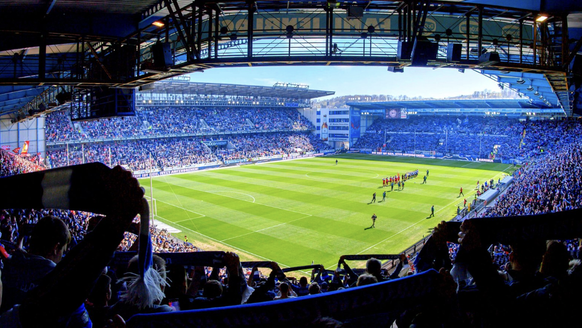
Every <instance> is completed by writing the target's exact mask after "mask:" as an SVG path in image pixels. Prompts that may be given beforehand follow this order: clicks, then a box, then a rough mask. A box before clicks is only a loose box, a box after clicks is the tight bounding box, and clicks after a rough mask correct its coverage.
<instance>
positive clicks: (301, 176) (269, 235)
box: [140, 154, 513, 267]
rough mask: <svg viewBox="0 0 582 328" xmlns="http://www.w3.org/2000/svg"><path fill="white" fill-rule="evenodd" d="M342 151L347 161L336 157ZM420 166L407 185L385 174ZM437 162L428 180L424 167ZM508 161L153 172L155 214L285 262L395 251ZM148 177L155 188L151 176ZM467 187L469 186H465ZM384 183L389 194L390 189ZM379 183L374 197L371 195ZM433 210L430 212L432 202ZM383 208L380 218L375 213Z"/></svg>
mask: <svg viewBox="0 0 582 328" xmlns="http://www.w3.org/2000/svg"><path fill="white" fill-rule="evenodd" d="M336 159H337V160H338V161H339V163H338V165H336ZM417 169H418V170H419V175H418V177H417V178H414V179H411V180H408V181H407V182H406V184H405V187H404V190H400V191H398V190H397V187H395V188H394V190H393V191H391V190H390V187H385V188H383V187H382V178H383V177H387V176H394V175H396V174H397V173H400V174H403V173H406V172H410V171H414V170H417ZM427 170H429V176H428V179H427V183H426V184H422V180H423V176H424V175H425V174H426V171H427ZM512 170H513V168H512V167H511V166H510V165H506V164H494V163H477V162H460V161H446V160H435V159H420V158H401V157H385V156H372V155H360V154H349V155H341V156H330V157H316V158H308V159H300V160H290V161H279V162H270V163H265V164H256V165H244V166H240V167H232V168H226V169H216V170H206V171H199V172H195V173H190V174H179V175H172V176H162V177H158V178H154V179H153V181H152V184H153V197H154V199H155V203H156V214H157V215H156V216H155V217H154V220H155V221H157V222H162V223H164V224H167V225H169V226H171V227H174V228H176V229H179V230H180V232H178V233H175V234H174V235H175V236H176V237H178V238H180V239H184V236H187V237H188V240H189V241H190V242H192V243H194V244H195V245H196V246H198V247H200V248H201V249H203V250H230V251H234V252H236V253H237V254H239V256H240V257H241V258H242V259H243V260H247V261H248V260H269V261H276V262H278V263H279V264H280V265H281V266H282V267H290V266H298V265H307V264H311V263H312V261H314V262H315V263H318V264H323V265H324V266H326V267H328V266H332V265H334V264H337V261H338V259H339V257H340V256H341V255H344V254H395V253H399V252H402V251H403V250H404V249H406V248H407V247H409V246H410V245H412V244H414V243H415V242H417V241H418V240H420V239H421V238H422V237H423V236H426V235H428V234H430V231H431V229H432V228H433V227H434V226H435V225H436V224H437V223H438V222H440V221H441V220H450V219H452V218H453V217H454V216H455V214H456V209H457V206H458V205H461V207H462V203H463V199H464V198H466V199H467V201H468V202H469V201H471V200H473V199H474V197H475V196H474V195H475V186H476V184H477V181H480V182H481V183H482V182H483V181H485V180H487V181H488V180H490V179H495V181H497V179H498V178H502V177H503V176H504V175H506V174H510V173H511V172H512ZM140 183H141V184H142V185H143V186H144V187H145V188H146V195H148V196H149V195H150V191H149V186H150V181H149V179H143V180H141V181H140ZM461 187H463V191H464V193H465V196H464V197H463V196H461V197H458V196H459V188H461ZM384 191H386V200H385V201H382V193H383V192H384ZM374 192H375V193H376V194H377V196H376V202H375V203H370V201H371V199H372V194H373V193H374ZM432 205H434V207H435V216H434V217H429V214H430V209H431V206H432ZM374 213H375V214H376V215H377V217H378V218H377V220H376V227H375V228H370V226H371V225H372V220H371V216H372V214H374Z"/></svg>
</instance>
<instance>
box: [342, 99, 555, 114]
mask: <svg viewBox="0 0 582 328" xmlns="http://www.w3.org/2000/svg"><path fill="white" fill-rule="evenodd" d="M347 105H349V106H351V107H354V108H357V109H360V110H361V111H370V113H375V114H378V112H377V111H380V110H385V109H389V108H402V109H407V111H408V112H411V111H413V112H417V113H418V114H475V113H482V114H492V115H502V114H506V115H511V116H521V115H525V114H526V113H535V115H542V114H547V115H563V114H564V113H563V112H562V110H561V109H559V108H543V107H540V106H539V105H537V104H534V103H532V102H530V101H529V100H527V99H467V100H462V99H458V100H407V101H383V102H348V103H347ZM532 115H533V114H532Z"/></svg>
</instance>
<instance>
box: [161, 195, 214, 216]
mask: <svg viewBox="0 0 582 328" xmlns="http://www.w3.org/2000/svg"><path fill="white" fill-rule="evenodd" d="M156 201H158V202H162V203H165V204H168V205H170V206H174V207H177V208H179V209H181V210H184V211H188V212H192V213H195V214H198V215H200V216H199V217H197V218H189V219H188V220H182V221H189V220H193V219H199V218H203V217H205V216H206V215H204V214H202V213H198V212H194V211H192V210H189V209H187V208H185V207H182V206H178V205H175V204H172V203H168V202H164V201H163V200H159V199H156ZM158 216H159V215H158Z"/></svg>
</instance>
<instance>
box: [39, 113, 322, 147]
mask: <svg viewBox="0 0 582 328" xmlns="http://www.w3.org/2000/svg"><path fill="white" fill-rule="evenodd" d="M46 125H47V127H46V140H47V142H48V143H54V142H64V141H70V142H71V141H72V142H78V141H94V140H119V139H129V138H131V139H136V138H146V137H161V138H163V137H168V136H195V135H212V134H217V133H228V134H230V133H233V132H235V131H236V132H261V131H262V132H265V131H308V130H313V129H314V127H313V124H312V123H311V122H309V121H308V120H307V119H306V118H305V117H304V116H302V115H300V114H299V113H298V112H297V111H296V110H294V109H292V108H283V109H274V108H222V107H208V108H186V107H137V108H136V115H135V116H125V117H112V118H107V119H101V120H94V121H78V122H72V121H71V120H70V117H69V114H68V111H66V110H64V111H57V112H53V113H50V114H49V115H47V120H46ZM61 131H62V132H61Z"/></svg>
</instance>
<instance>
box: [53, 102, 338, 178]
mask: <svg viewBox="0 0 582 328" xmlns="http://www.w3.org/2000/svg"><path fill="white" fill-rule="evenodd" d="M48 116H49V117H48V118H47V127H46V131H47V133H46V137H47V142H48V143H49V147H48V150H47V163H48V166H49V167H61V166H65V165H74V164H80V163H87V162H95V161H97V162H103V163H105V164H107V165H109V166H115V165H122V166H124V167H127V168H129V169H130V170H132V171H138V172H140V171H162V170H167V169H174V168H188V167H192V166H197V165H201V164H208V163H211V164H214V163H223V162H224V161H232V160H237V161H242V160H250V159H252V158H258V157H262V156H274V155H285V154H291V153H297V152H299V153H305V152H314V151H320V150H328V149H331V147H330V146H328V145H327V144H325V143H323V142H322V141H321V140H318V139H316V138H314V137H313V136H311V135H308V133H307V132H308V131H310V130H313V125H312V124H311V123H310V122H309V121H308V120H307V119H306V118H305V117H304V116H302V115H300V114H299V113H298V112H297V111H296V110H294V109H291V108H285V109H273V108H220V107H211V108H185V107H160V108H158V107H138V108H137V111H136V116H133V117H116V118H109V119H103V120H96V121H89V122H71V121H70V119H69V116H68V114H67V112H66V111H59V112H54V113H51V114H49V115H48ZM61 129H62V130H63V131H65V133H63V134H59V133H57V131H60V130H61ZM274 131H277V132H274ZM206 140H211V141H212V140H221V141H222V140H224V141H226V142H227V143H226V144H224V143H222V144H221V145H220V146H217V145H216V144H212V143H211V144H210V146H208V145H207V144H206V143H205V141H206ZM62 142H69V144H68V145H66V144H64V143H62ZM51 143H52V145H51ZM221 161H222V162H221Z"/></svg>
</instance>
